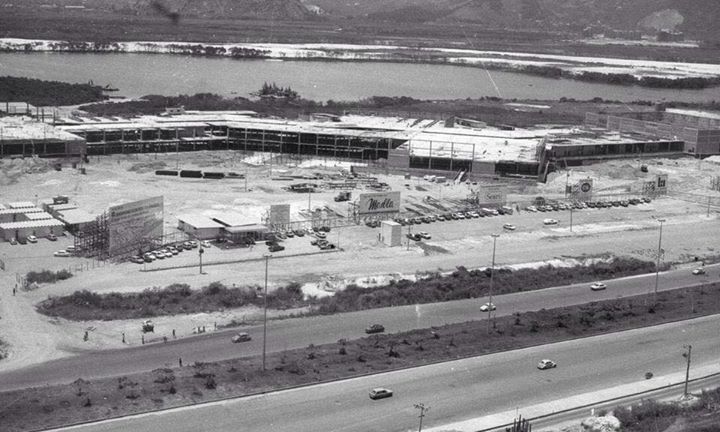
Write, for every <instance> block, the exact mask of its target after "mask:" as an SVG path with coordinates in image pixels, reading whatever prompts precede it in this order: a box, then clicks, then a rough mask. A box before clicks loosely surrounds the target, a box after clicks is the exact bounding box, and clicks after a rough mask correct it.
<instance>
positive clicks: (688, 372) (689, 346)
mask: <svg viewBox="0 0 720 432" xmlns="http://www.w3.org/2000/svg"><path fill="white" fill-rule="evenodd" d="M683 348H687V353H686V354H685V353H683V356H684V357H686V358H687V368H686V369H685V390H684V391H683V398H687V396H688V381H690V356H691V355H692V345H683Z"/></svg>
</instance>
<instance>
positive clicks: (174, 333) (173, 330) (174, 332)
mask: <svg viewBox="0 0 720 432" xmlns="http://www.w3.org/2000/svg"><path fill="white" fill-rule="evenodd" d="M173 339H175V329H173Z"/></svg>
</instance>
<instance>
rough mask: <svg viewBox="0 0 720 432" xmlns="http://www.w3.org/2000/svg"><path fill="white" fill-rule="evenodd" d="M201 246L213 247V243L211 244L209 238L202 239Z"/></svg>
mask: <svg viewBox="0 0 720 432" xmlns="http://www.w3.org/2000/svg"><path fill="white" fill-rule="evenodd" d="M200 246H202V247H204V248H209V247H212V245H211V244H210V242H209V241H207V240H203V241H201V242H200Z"/></svg>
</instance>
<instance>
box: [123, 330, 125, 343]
mask: <svg viewBox="0 0 720 432" xmlns="http://www.w3.org/2000/svg"><path fill="white" fill-rule="evenodd" d="M123 343H125V332H123Z"/></svg>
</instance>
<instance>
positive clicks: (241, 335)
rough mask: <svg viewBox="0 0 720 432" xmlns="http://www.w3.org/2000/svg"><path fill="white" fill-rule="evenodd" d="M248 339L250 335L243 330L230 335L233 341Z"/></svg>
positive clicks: (245, 340)
mask: <svg viewBox="0 0 720 432" xmlns="http://www.w3.org/2000/svg"><path fill="white" fill-rule="evenodd" d="M250 340H252V337H251V336H250V335H249V334H247V333H245V332H243V333H238V334H236V335H235V336H233V337H232V341H233V343H240V342H248V341H250Z"/></svg>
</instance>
